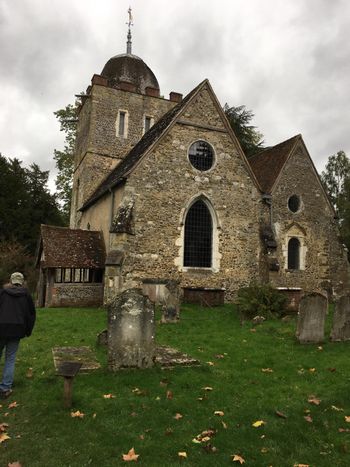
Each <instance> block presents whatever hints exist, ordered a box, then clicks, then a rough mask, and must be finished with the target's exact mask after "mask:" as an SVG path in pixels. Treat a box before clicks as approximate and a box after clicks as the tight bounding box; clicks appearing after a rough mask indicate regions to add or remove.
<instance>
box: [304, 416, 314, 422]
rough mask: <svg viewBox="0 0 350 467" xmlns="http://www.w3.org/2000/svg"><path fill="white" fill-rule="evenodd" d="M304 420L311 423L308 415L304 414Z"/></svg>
mask: <svg viewBox="0 0 350 467" xmlns="http://www.w3.org/2000/svg"><path fill="white" fill-rule="evenodd" d="M304 418H305V420H306V421H307V422H309V423H312V417H311V416H310V415H305V417H304Z"/></svg>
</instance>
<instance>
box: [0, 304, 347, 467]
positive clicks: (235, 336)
mask: <svg viewBox="0 0 350 467" xmlns="http://www.w3.org/2000/svg"><path fill="white" fill-rule="evenodd" d="M330 318H331V317H330V316H328V318H327V335H329V331H330V322H329V321H330ZM105 327H106V312H105V311H104V310H96V309H41V310H39V311H38V320H37V325H36V328H35V330H34V333H33V336H32V337H31V338H29V339H25V340H23V341H22V343H21V347H20V350H19V354H18V362H17V368H16V379H15V387H14V393H13V395H12V397H11V398H10V399H8V400H2V401H0V404H1V406H0V465H1V466H7V465H8V464H11V463H15V462H16V461H18V462H19V463H20V464H21V465H22V466H23V467H39V466H40V467H51V466H52V467H68V466H71V467H85V466H93V467H113V466H117V465H125V464H126V463H129V464H131V465H132V464H133V463H134V462H133V461H130V462H128V461H125V460H123V458H122V455H123V454H127V453H128V452H129V450H130V449H131V448H134V450H135V453H136V455H139V457H138V460H137V463H138V464H139V465H144V466H149V467H154V466H161V467H163V466H164V467H165V466H179V465H182V466H186V465H187V466H201V467H202V466H220V467H221V466H225V465H242V464H243V462H244V465H247V466H254V467H259V466H266V467H267V466H273V467H293V466H294V465H299V464H300V465H309V466H313V467H322V466H324V467H326V466H327V467H328V466H331V465H334V466H344V467H345V466H348V465H350V397H349V394H350V392H349V391H350V359H349V349H350V342H349V343H330V342H329V341H326V342H325V343H324V344H322V345H321V346H320V345H304V346H302V345H300V344H298V343H297V341H296V339H295V337H294V334H295V327H296V325H295V321H294V320H292V321H290V322H288V323H284V322H281V321H268V322H265V323H263V324H261V325H257V326H255V327H253V325H252V324H251V323H245V324H244V325H243V326H241V324H240V320H239V317H238V315H237V314H236V312H235V310H234V307H232V306H225V307H221V308H216V309H203V308H199V307H195V306H183V307H182V309H181V320H180V322H179V323H178V324H168V325H160V324H157V343H159V344H166V345H170V346H172V347H175V348H177V349H179V350H181V351H183V352H186V353H188V354H189V355H191V356H192V357H195V358H198V359H199V360H200V361H201V363H202V365H201V366H200V367H190V368H184V367H177V368H174V369H166V370H162V369H160V368H153V369H150V370H123V371H120V372H118V373H116V374H111V373H109V372H108V371H107V369H106V349H105V348H103V347H96V335H97V333H98V332H100V331H101V330H102V329H104V328H105ZM55 346H91V347H92V348H93V350H94V352H95V354H96V357H97V359H98V361H99V362H100V363H101V368H100V369H99V370H96V371H94V372H92V373H90V374H78V376H77V377H76V378H75V380H74V384H73V406H72V409H65V408H64V407H63V379H62V378H61V377H58V376H56V375H55V371H54V366H53V359H52V351H51V349H52V347H55ZM1 368H2V366H1ZM28 368H32V371H29V372H28ZM72 415H75V416H72ZM79 415H80V416H79ZM7 437H9V438H7ZM180 453H181V454H180ZM14 465H18V464H14Z"/></svg>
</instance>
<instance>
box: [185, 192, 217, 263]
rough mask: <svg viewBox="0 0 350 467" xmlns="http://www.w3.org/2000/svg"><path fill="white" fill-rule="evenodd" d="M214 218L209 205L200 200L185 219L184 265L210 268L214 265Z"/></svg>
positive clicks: (193, 205)
mask: <svg viewBox="0 0 350 467" xmlns="http://www.w3.org/2000/svg"><path fill="white" fill-rule="evenodd" d="M212 245H213V220H212V217H211V214H210V212H209V209H208V206H207V205H206V204H205V203H204V202H203V201H202V200H198V201H196V202H195V203H194V204H192V206H191V207H190V209H189V211H188V213H187V216H186V220H185V244H184V266H187V267H201V268H210V267H211V265H212Z"/></svg>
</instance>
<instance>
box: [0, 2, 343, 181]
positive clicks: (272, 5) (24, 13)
mask: <svg viewBox="0 0 350 467" xmlns="http://www.w3.org/2000/svg"><path fill="white" fill-rule="evenodd" d="M129 5H131V7H132V12H133V19H134V27H133V28H132V35H133V53H134V54H135V55H138V56H140V57H141V58H142V59H143V60H144V61H145V62H146V63H147V65H148V66H149V67H150V68H151V69H152V70H153V72H154V73H155V75H156V77H157V79H158V82H159V85H160V88H161V94H162V95H164V96H165V97H168V95H169V92H170V91H176V92H180V93H183V94H184V95H186V94H187V93H188V92H189V91H191V89H193V88H194V87H195V86H196V85H197V84H198V83H199V82H201V81H202V80H203V79H205V78H208V79H209V80H210V82H211V85H212V87H213V89H214V91H215V92H216V94H217V96H218V98H219V101H220V102H221V104H222V105H224V104H225V103H226V102H227V103H229V104H230V105H231V106H233V105H234V106H238V105H242V104H244V105H245V106H246V107H247V108H248V109H250V110H252V111H253V112H254V114H255V117H254V122H253V123H254V124H255V125H256V126H257V127H258V128H259V130H260V131H261V132H262V133H263V134H264V136H265V143H266V144H267V145H269V146H270V145H274V144H277V143H279V142H281V141H283V140H285V139H288V138H290V137H291V136H294V135H296V134H298V133H301V134H302V135H303V138H304V141H305V143H306V146H307V147H308V149H309V152H310V154H311V157H312V158H313V160H314V162H315V165H316V167H317V169H318V170H319V171H321V170H322V169H323V167H324V164H325V162H326V161H327V158H328V156H329V155H331V154H334V153H336V152H337V151H339V150H344V151H345V152H346V153H347V155H348V156H350V134H349V125H350V40H349V30H350V1H349V0H249V1H248V0H215V1H213V0H172V1H165V0H147V1H146V0H132V1H131V0H130V1H129V0H127V1H126V0H49V1H47V0H0V44H1V46H0V71H1V72H0V152H1V153H2V154H3V155H5V156H7V157H17V158H19V159H21V160H22V161H23V162H24V164H25V165H29V164H30V163H32V162H36V163H37V164H38V165H39V166H40V167H41V169H43V170H44V169H45V170H50V172H51V180H53V179H54V176H55V168H54V161H53V151H54V148H56V149H60V148H62V147H63V140H64V135H63V134H62V133H61V132H60V131H59V124H58V122H57V120H56V119H55V117H54V115H53V112H54V111H55V110H58V109H60V108H62V107H65V106H66V105H67V104H69V103H73V102H74V99H75V98H74V95H75V94H77V93H79V92H80V91H83V90H85V89H86V87H87V86H88V85H89V84H90V80H91V77H92V75H93V74H94V73H97V74H99V73H100V72H101V70H102V68H103V66H104V64H105V63H106V62H107V60H108V59H109V58H110V57H111V56H113V55H117V54H119V53H124V52H125V50H126V45H125V44H126V33H127V26H126V24H125V23H126V21H127V10H128V7H129ZM51 186H52V187H53V186H54V185H53V182H51Z"/></svg>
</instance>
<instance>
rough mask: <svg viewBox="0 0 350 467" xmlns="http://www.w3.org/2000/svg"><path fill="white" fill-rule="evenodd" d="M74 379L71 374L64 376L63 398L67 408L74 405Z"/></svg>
mask: <svg viewBox="0 0 350 467" xmlns="http://www.w3.org/2000/svg"><path fill="white" fill-rule="evenodd" d="M73 379H74V378H71V377H70V376H68V377H67V376H65V377H64V386H63V398H64V406H65V407H67V408H69V407H72V392H73Z"/></svg>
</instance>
